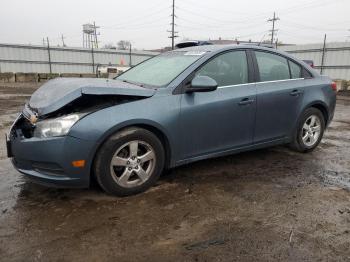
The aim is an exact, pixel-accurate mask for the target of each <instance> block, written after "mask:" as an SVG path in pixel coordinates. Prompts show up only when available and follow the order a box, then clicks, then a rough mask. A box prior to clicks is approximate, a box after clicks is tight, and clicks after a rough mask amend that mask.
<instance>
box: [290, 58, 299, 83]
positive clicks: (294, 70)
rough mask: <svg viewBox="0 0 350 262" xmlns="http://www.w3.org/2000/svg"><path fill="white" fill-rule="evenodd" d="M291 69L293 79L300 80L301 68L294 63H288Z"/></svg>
mask: <svg viewBox="0 0 350 262" xmlns="http://www.w3.org/2000/svg"><path fill="white" fill-rule="evenodd" d="M288 63H289V67H290V74H291V78H292V79H296V78H300V77H301V75H302V74H301V66H300V65H298V64H296V63H294V62H292V61H290V60H289V61H288Z"/></svg>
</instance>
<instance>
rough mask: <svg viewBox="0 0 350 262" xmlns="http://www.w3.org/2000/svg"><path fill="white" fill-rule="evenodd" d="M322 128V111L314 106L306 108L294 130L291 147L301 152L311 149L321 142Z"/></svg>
mask: <svg viewBox="0 0 350 262" xmlns="http://www.w3.org/2000/svg"><path fill="white" fill-rule="evenodd" d="M312 123H314V124H312ZM324 130H325V120H324V116H323V114H322V112H321V111H320V110H318V109H317V108H314V107H311V108H308V109H306V110H305V111H304V112H303V113H302V115H301V117H300V119H299V121H298V124H297V128H296V130H295V131H294V135H293V141H292V143H291V144H290V146H291V148H292V149H294V150H295V151H298V152H301V153H307V152H311V151H313V150H314V149H315V148H316V147H317V146H318V144H319V143H320V142H321V140H322V137H323V133H324Z"/></svg>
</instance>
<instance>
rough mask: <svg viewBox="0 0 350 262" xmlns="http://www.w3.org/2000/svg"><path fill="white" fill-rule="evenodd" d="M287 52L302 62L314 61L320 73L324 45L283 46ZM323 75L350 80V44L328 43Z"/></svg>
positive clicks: (281, 48)
mask: <svg viewBox="0 0 350 262" xmlns="http://www.w3.org/2000/svg"><path fill="white" fill-rule="evenodd" d="M278 49H279V50H283V51H286V52H288V53H290V54H292V55H294V56H295V57H297V58H299V59H302V60H313V61H314V64H315V68H316V69H317V70H319V71H320V69H321V61H322V51H323V44H322V43H320V44H307V45H293V46H281V47H279V48H278ZM323 74H324V75H328V76H330V77H331V78H333V79H344V80H350V42H339V43H327V44H326V52H325V57H324V67H323Z"/></svg>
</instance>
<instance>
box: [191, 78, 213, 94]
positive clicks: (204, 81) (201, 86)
mask: <svg viewBox="0 0 350 262" xmlns="http://www.w3.org/2000/svg"><path fill="white" fill-rule="evenodd" d="M217 88H218V83H216V81H215V80H214V79H213V78H210V77H209V76H196V77H195V78H193V79H192V82H191V86H190V87H188V88H187V89H186V93H192V92H210V91H214V90H216V89H217Z"/></svg>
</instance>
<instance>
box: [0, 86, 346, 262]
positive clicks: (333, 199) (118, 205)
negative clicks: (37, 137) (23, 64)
mask: <svg viewBox="0 0 350 262" xmlns="http://www.w3.org/2000/svg"><path fill="white" fill-rule="evenodd" d="M32 91H33V88H31V87H17V88H15V89H14V87H11V88H0V135H1V138H0V139H1V140H0V143H1V147H0V148H1V152H0V260H1V261H350V191H349V190H350V101H346V100H339V101H338V103H337V109H336V115H335V119H334V121H333V123H332V124H331V126H330V128H329V129H328V131H327V132H326V134H325V137H324V139H323V141H322V143H321V144H320V146H319V147H318V148H317V150H315V151H314V152H312V153H310V154H300V153H295V152H293V151H290V150H289V149H288V148H286V147H275V148H270V149H264V150H258V151H254V152H248V153H243V154H238V155H233V156H229V157H222V158H217V159H213V160H209V161H201V162H198V163H194V164H190V165H187V166H183V167H180V168H177V169H175V170H172V171H171V172H169V173H168V174H166V175H163V177H162V178H161V180H160V181H159V183H158V184H157V185H156V186H155V187H153V188H152V189H151V190H149V191H147V192H146V193H143V194H140V195H137V196H132V197H127V198H115V197H110V196H106V195H105V194H104V193H103V192H102V191H101V190H100V189H99V188H98V187H97V186H93V187H92V188H91V189H85V190H63V189H52V188H46V187H42V186H38V185H35V184H32V183H31V182H29V181H26V180H25V179H24V178H23V176H22V175H20V174H19V173H18V172H16V171H15V170H14V168H13V167H12V166H11V164H10V161H9V160H8V159H6V157H5V148H4V139H3V137H2V134H3V133H4V132H5V131H6V129H7V128H8V127H9V125H10V124H11V121H12V120H13V119H14V117H15V116H16V112H17V111H18V110H20V109H21V107H22V105H23V103H24V101H25V100H26V99H28V95H29V94H30V93H31V92H32Z"/></svg>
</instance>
